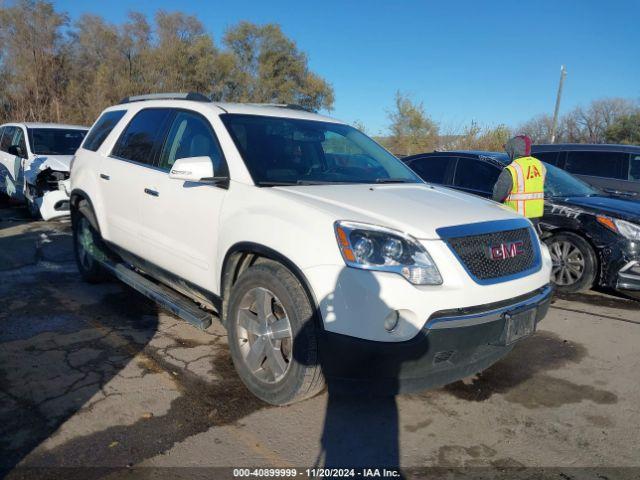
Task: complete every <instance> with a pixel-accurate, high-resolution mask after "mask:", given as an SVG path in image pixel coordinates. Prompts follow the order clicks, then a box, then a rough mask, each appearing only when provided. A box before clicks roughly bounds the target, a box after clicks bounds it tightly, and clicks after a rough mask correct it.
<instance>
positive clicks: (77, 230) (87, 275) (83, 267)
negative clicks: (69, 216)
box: [73, 213, 108, 283]
mask: <svg viewBox="0 0 640 480" xmlns="http://www.w3.org/2000/svg"><path fill="white" fill-rule="evenodd" d="M73 246H74V252H75V257H76V263H77V265H78V270H79V271H80V275H81V276H82V278H83V280H85V281H86V282H89V283H99V282H102V281H104V280H106V279H107V278H108V274H107V272H106V271H105V269H104V268H103V267H102V265H100V262H99V259H100V258H104V257H105V247H104V243H103V242H102V239H101V237H100V234H99V233H98V232H97V231H96V230H95V228H93V227H92V226H91V223H90V222H89V220H88V219H87V217H85V216H84V215H82V214H81V213H77V214H75V218H74V221H73Z"/></svg>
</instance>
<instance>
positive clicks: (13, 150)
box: [7, 145, 25, 158]
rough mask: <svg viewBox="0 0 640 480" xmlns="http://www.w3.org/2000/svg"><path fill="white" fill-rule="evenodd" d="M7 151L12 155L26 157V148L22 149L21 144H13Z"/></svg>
mask: <svg viewBox="0 0 640 480" xmlns="http://www.w3.org/2000/svg"><path fill="white" fill-rule="evenodd" d="M7 151H8V153H9V154H10V155H15V156H16V157H20V158H25V152H24V150H22V147H21V146H20V145H11V146H10V147H9V149H8V150H7Z"/></svg>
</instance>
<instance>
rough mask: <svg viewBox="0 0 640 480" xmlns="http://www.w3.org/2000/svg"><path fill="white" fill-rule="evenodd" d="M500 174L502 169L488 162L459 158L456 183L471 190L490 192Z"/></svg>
mask: <svg viewBox="0 0 640 480" xmlns="http://www.w3.org/2000/svg"><path fill="white" fill-rule="evenodd" d="M499 175H500V170H499V169H498V168H496V167H494V166H492V165H489V164H488V163H485V162H481V161H479V160H474V159H471V158H459V159H458V166H457V167H456V177H455V181H454V184H455V185H456V186H457V187H462V188H468V189H470V190H479V191H482V192H490V191H491V190H492V189H493V186H494V185H495V183H496V181H497V180H498V176H499Z"/></svg>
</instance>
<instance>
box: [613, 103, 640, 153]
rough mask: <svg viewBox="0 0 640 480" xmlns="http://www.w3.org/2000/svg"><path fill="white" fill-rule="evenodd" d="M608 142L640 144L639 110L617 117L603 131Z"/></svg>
mask: <svg viewBox="0 0 640 480" xmlns="http://www.w3.org/2000/svg"><path fill="white" fill-rule="evenodd" d="M605 138H606V141H607V142H608V143H625V144H630V145H640V111H639V112H636V113H632V114H631V115H625V116H622V117H619V118H618V119H617V120H616V121H615V122H614V123H613V124H612V125H610V126H609V128H607V130H606V131H605Z"/></svg>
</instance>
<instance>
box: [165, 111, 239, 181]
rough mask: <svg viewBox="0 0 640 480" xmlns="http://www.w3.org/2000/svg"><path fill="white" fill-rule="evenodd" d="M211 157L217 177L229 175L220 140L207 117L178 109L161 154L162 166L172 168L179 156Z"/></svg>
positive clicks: (166, 168)
mask: <svg viewBox="0 0 640 480" xmlns="http://www.w3.org/2000/svg"><path fill="white" fill-rule="evenodd" d="M189 157H209V158H211V161H212V162H213V171H214V174H215V176H216V177H224V176H227V175H228V173H227V166H226V163H225V162H224V159H223V157H222V152H221V150H220V146H219V145H218V140H217V139H216V137H215V134H214V133H213V131H212V129H211V126H210V124H209V122H208V121H207V119H206V118H204V117H202V116H201V115H199V114H197V113H193V112H184V111H178V112H177V113H176V116H175V118H174V120H173V122H172V124H171V128H170V129H169V134H168V135H167V140H166V142H165V144H164V147H163V149H162V154H161V155H160V162H159V166H160V168H163V169H165V170H167V171H168V170H170V169H171V166H172V165H173V164H174V162H175V161H176V160H178V159H179V158H189Z"/></svg>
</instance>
